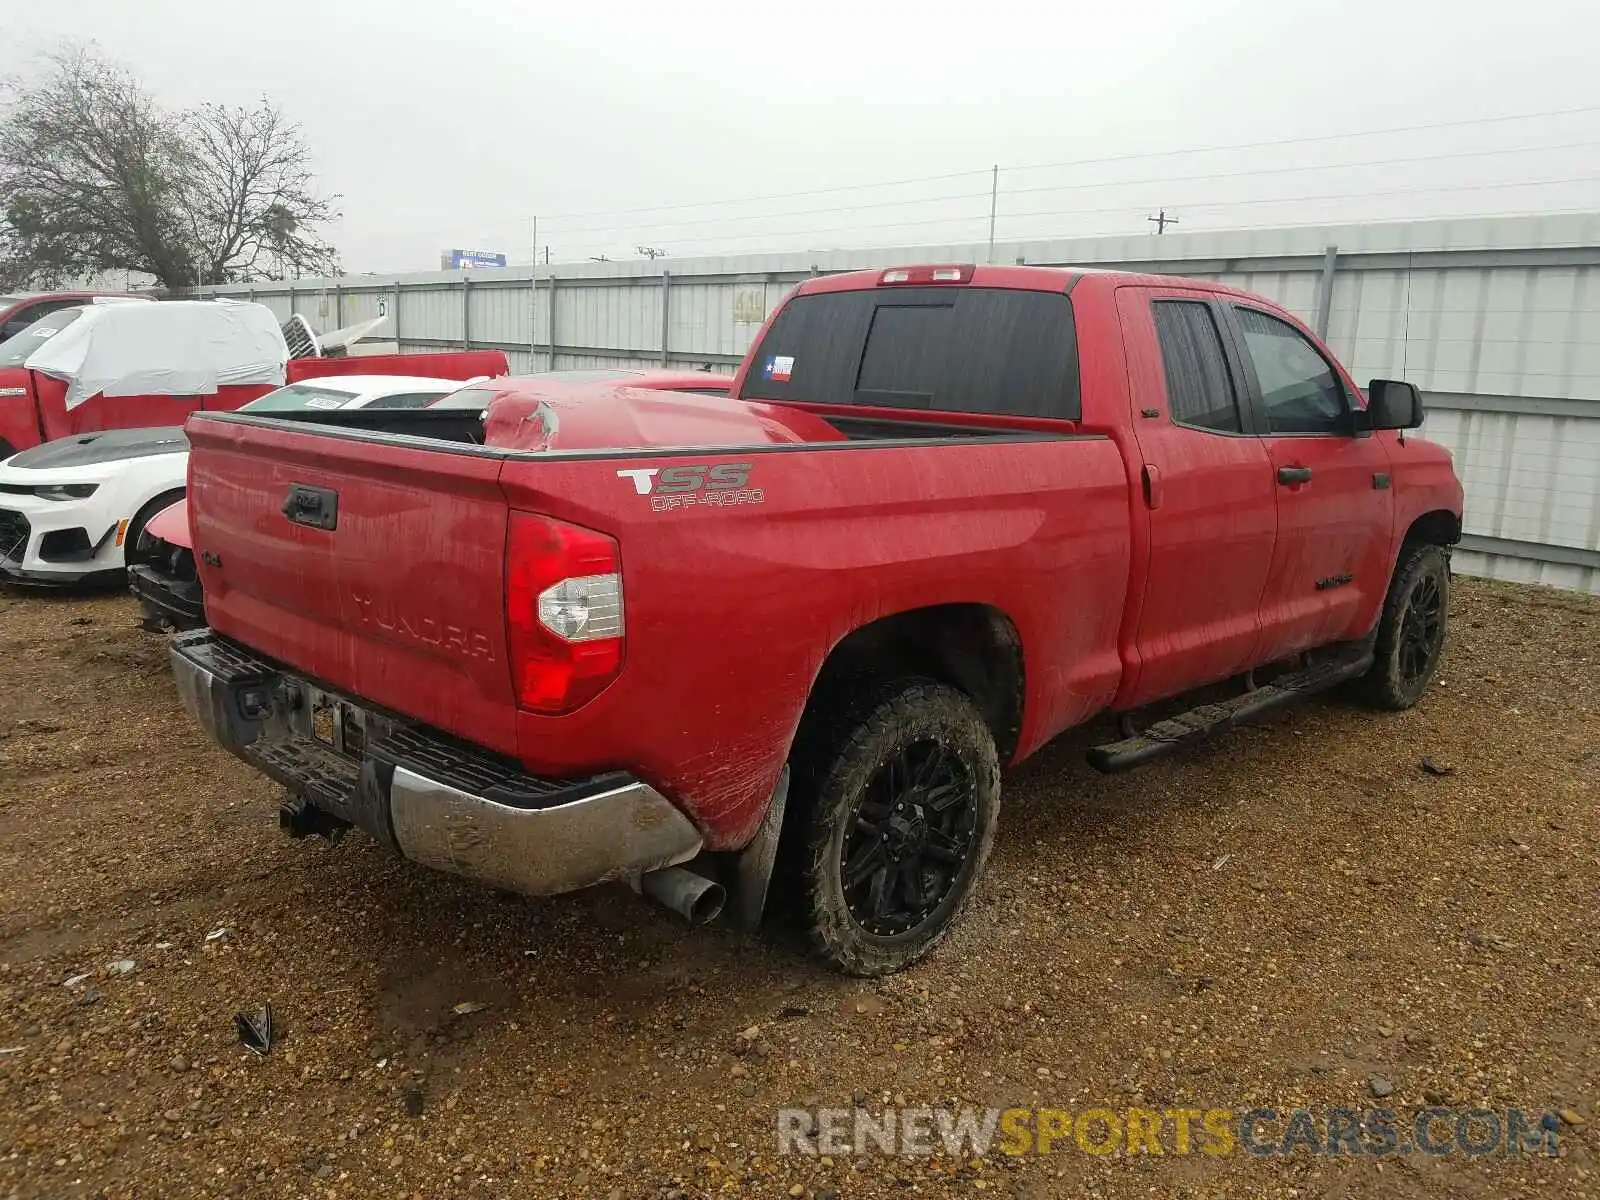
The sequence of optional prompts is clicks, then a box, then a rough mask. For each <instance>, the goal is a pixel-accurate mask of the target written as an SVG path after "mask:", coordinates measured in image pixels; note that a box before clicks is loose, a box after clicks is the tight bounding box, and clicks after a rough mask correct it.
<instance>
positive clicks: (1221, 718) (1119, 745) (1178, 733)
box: [1088, 649, 1373, 775]
mask: <svg viewBox="0 0 1600 1200" xmlns="http://www.w3.org/2000/svg"><path fill="white" fill-rule="evenodd" d="M1372 662H1373V656H1372V653H1371V652H1370V651H1369V650H1365V649H1363V650H1362V651H1361V652H1360V653H1358V654H1355V655H1349V656H1345V657H1341V658H1335V659H1330V660H1328V661H1327V662H1321V663H1316V664H1314V665H1312V666H1309V667H1303V668H1301V669H1300V670H1298V671H1294V672H1291V673H1290V674H1287V675H1281V676H1279V677H1278V678H1277V679H1275V680H1273V681H1272V682H1271V683H1269V684H1267V685H1266V686H1265V687H1259V688H1256V689H1255V690H1254V691H1251V692H1246V693H1244V694H1243V695H1242V696H1235V697H1233V698H1232V699H1231V700H1223V701H1221V702H1220V703H1217V704H1202V705H1200V706H1199V707H1198V708H1191V709H1190V710H1189V711H1188V712H1184V713H1179V714H1178V715H1177V716H1175V717H1170V718H1168V719H1167V720H1165V721H1157V722H1156V723H1155V724H1154V725H1152V726H1150V728H1149V729H1146V730H1145V731H1144V732H1143V733H1140V734H1136V735H1135V736H1133V737H1130V738H1123V739H1122V740H1121V741H1120V742H1107V743H1105V745H1103V746H1096V747H1094V748H1093V749H1092V750H1090V751H1089V756H1088V757H1089V765H1090V766H1091V767H1093V768H1094V769H1095V770H1097V771H1104V772H1105V773H1106V774H1108V775H1112V774H1115V773H1116V772H1118V771H1126V770H1129V769H1130V768H1132V767H1138V766H1143V765H1144V764H1145V763H1147V762H1154V761H1155V760H1156V759H1158V758H1164V757H1165V756H1167V755H1168V754H1171V753H1172V752H1173V751H1175V750H1179V749H1181V748H1182V747H1184V746H1187V745H1190V744H1192V743H1194V742H1199V741H1203V740H1204V739H1206V738H1208V737H1211V736H1212V735H1213V734H1218V733H1221V732H1223V731H1224V730H1227V729H1232V728H1233V727H1234V726H1236V725H1243V724H1246V723H1247V722H1249V721H1253V720H1255V719H1256V718H1257V717H1261V716H1264V715H1266V714H1267V713H1269V712H1272V711H1273V710H1275V709H1279V708H1282V707H1284V706H1285V705H1287V704H1292V703H1293V702H1294V701H1296V700H1300V699H1303V698H1304V697H1306V696H1310V695H1313V694H1315V693H1316V692H1323V691H1327V690H1328V689H1329V688H1331V687H1336V686H1338V685H1339V684H1341V683H1344V682H1346V681H1347V680H1350V679H1355V678H1357V677H1358V676H1360V675H1364V674H1366V672H1367V671H1368V669H1370V668H1371V666H1372Z"/></svg>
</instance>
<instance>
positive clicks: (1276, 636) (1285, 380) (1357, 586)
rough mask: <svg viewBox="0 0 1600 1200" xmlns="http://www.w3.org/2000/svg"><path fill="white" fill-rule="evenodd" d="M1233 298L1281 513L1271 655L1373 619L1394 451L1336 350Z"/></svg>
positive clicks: (1386, 542) (1266, 606) (1271, 581)
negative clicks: (1373, 426) (1365, 414)
mask: <svg viewBox="0 0 1600 1200" xmlns="http://www.w3.org/2000/svg"><path fill="white" fill-rule="evenodd" d="M1226 308H1227V319H1228V323H1229V327H1230V329H1231V330H1232V333H1233V337H1234V339H1235V341H1236V344H1237V346H1238V350H1239V354H1240V357H1241V358H1242V359H1243V360H1244V363H1245V367H1246V381H1247V384H1248V386H1249V392H1250V401H1251V404H1252V406H1253V407H1254V408H1255V410H1256V414H1257V422H1258V424H1259V425H1260V426H1261V441H1262V444H1263V446H1264V447H1265V449H1266V452H1267V455H1268V458H1269V460H1270V468H1269V470H1270V476H1269V477H1270V480H1271V485H1272V490H1273V495H1274V499H1275V503H1276V506H1277V513H1278V537H1277V546H1276V548H1275V550H1274V552H1273V559H1272V571H1271V573H1270V575H1269V576H1268V578H1267V585H1266V591H1265V593H1264V595H1263V596H1262V604H1261V642H1260V644H1259V646H1258V647H1257V651H1256V654H1255V657H1256V658H1257V659H1258V660H1259V661H1262V662H1266V661H1271V660H1273V659H1277V658H1281V657H1284V656H1285V655H1289V654H1293V653H1296V652H1298V651H1301V650H1309V649H1312V648H1314V647H1317V646H1323V645H1327V644H1328V643H1330V642H1336V641H1343V640H1348V639H1354V638H1359V637H1361V636H1363V635H1364V634H1366V633H1367V632H1368V631H1369V630H1370V629H1371V627H1372V625H1373V624H1374V623H1375V622H1376V620H1377V617H1378V612H1379V610H1380V608H1381V607H1382V605H1383V599H1384V595H1385V593H1386V592H1387V591H1388V587H1389V567H1390V563H1391V562H1392V561H1393V557H1394V556H1393V553H1392V549H1393V548H1392V546H1391V542H1392V539H1393V527H1394V500H1393V496H1394V493H1393V492H1392V491H1391V490H1390V487H1389V470H1390V464H1389V454H1388V450H1387V449H1386V448H1385V446H1384V444H1383V441H1382V440H1381V439H1380V438H1377V437H1374V436H1373V435H1372V434H1371V432H1370V431H1363V432H1358V431H1357V422H1356V419H1355V415H1354V414H1355V412H1356V411H1357V409H1358V408H1360V407H1362V405H1361V402H1360V393H1359V392H1358V391H1357V390H1356V387H1355V385H1354V384H1353V383H1351V382H1350V380H1349V379H1348V377H1347V376H1346V375H1345V374H1344V373H1343V372H1342V371H1341V370H1340V369H1339V368H1338V366H1337V364H1336V363H1335V362H1334V360H1333V359H1332V357H1331V356H1329V355H1328V354H1327V353H1326V352H1325V351H1324V350H1323V349H1322V348H1321V347H1320V346H1319V345H1318V344H1317V343H1316V341H1315V339H1313V338H1312V337H1311V336H1310V335H1309V334H1308V333H1307V332H1306V331H1305V330H1303V329H1301V328H1299V327H1298V326H1297V325H1295V324H1294V323H1292V322H1291V321H1288V320H1285V319H1284V318H1283V316H1281V315H1279V314H1275V313H1270V312H1267V311H1266V310H1265V309H1264V308H1258V307H1255V306H1252V305H1250V304H1249V303H1246V302H1230V303H1228V304H1227V305H1226Z"/></svg>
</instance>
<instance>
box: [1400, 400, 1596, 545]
mask: <svg viewBox="0 0 1600 1200" xmlns="http://www.w3.org/2000/svg"><path fill="white" fill-rule="evenodd" d="M1423 431H1424V433H1425V435H1426V436H1427V437H1428V438H1430V439H1431V440H1433V441H1436V442H1438V443H1439V444H1440V445H1443V446H1446V447H1448V448H1449V449H1450V452H1451V454H1452V455H1453V456H1454V458H1455V467H1456V474H1457V475H1458V476H1459V477H1460V479H1461V483H1462V487H1463V488H1465V490H1466V494H1467V511H1466V519H1465V521H1464V523H1463V528H1464V529H1465V531H1466V532H1468V533H1476V534H1482V535H1484V536H1486V537H1496V538H1510V539H1513V540H1516V541H1520V542H1533V543H1544V544H1548V545H1552V546H1569V547H1573V548H1576V549H1581V550H1593V551H1600V418H1597V419H1588V418H1583V417H1543V416H1533V415H1528V414H1507V413H1491V412H1451V411H1448V410H1442V411H1441V410H1434V411H1430V412H1429V413H1428V417H1427V421H1426V423H1425V425H1424V429H1423Z"/></svg>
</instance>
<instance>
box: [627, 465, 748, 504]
mask: <svg viewBox="0 0 1600 1200" xmlns="http://www.w3.org/2000/svg"><path fill="white" fill-rule="evenodd" d="M753 465H754V464H752V463H747V462H739V463H716V464H706V463H692V464H689V465H687V466H676V467H634V468H630V469H628V470H623V471H618V472H617V476H618V477H619V478H622V479H631V480H632V481H633V490H634V491H635V492H636V493H638V494H639V495H641V496H649V497H650V507H651V509H652V510H653V511H655V512H670V511H671V510H673V509H680V508H700V507H711V508H732V507H734V506H735V505H740V504H760V503H762V502H763V501H764V500H765V499H766V496H765V495H764V494H763V492H762V490H761V489H760V488H753V487H750V486H749V483H750V471H751V468H752V466H753Z"/></svg>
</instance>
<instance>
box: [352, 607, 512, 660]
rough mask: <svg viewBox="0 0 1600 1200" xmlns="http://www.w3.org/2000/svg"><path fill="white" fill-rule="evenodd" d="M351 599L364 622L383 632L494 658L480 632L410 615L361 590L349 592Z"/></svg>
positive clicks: (485, 638) (483, 657)
mask: <svg viewBox="0 0 1600 1200" xmlns="http://www.w3.org/2000/svg"><path fill="white" fill-rule="evenodd" d="M350 599H351V600H352V601H354V602H355V606H356V612H357V614H358V615H359V616H360V619H361V623H362V624H364V625H374V626H376V627H377V628H379V629H381V630H383V631H384V632H385V633H398V634H400V635H401V636H403V637H407V638H410V639H411V640H412V641H415V642H421V643H422V644H423V645H425V646H438V647H441V648H443V649H445V650H453V651H455V653H457V654H459V655H461V656H462V657H464V658H480V659H483V660H484V661H485V662H493V661H494V645H493V643H491V642H490V641H489V639H488V638H487V637H485V636H484V635H483V634H481V633H473V632H471V631H469V630H464V629H459V628H457V627H456V626H454V625H448V624H441V623H440V622H439V621H437V620H435V619H434V618H433V617H413V616H410V615H408V614H406V613H401V612H398V611H397V610H396V609H395V608H393V607H392V606H387V605H385V602H384V601H382V600H380V599H378V598H377V597H374V596H364V595H362V594H361V593H360V592H351V593H350Z"/></svg>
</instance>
